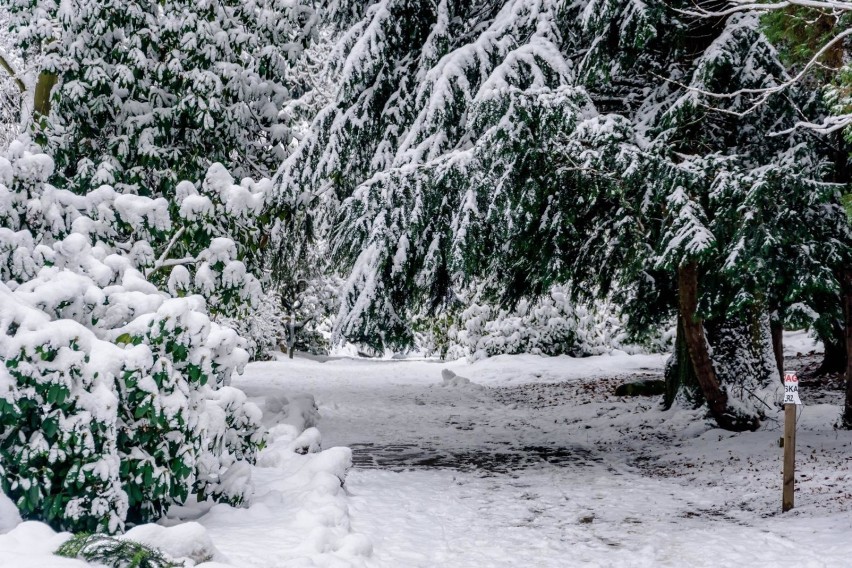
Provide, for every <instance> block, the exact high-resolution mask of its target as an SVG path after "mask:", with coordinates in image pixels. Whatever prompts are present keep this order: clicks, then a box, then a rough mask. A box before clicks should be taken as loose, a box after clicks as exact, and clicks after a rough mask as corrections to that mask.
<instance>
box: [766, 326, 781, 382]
mask: <svg viewBox="0 0 852 568" xmlns="http://www.w3.org/2000/svg"><path fill="white" fill-rule="evenodd" d="M769 325H770V330H771V332H772V352H773V353H774V354H775V365H776V366H777V367H778V376H779V379H780V380H781V382H782V383H783V382H784V324H783V322H782V321H781V320H777V321H776V320H775V319H773V320H772V322H771V323H770V324H769Z"/></svg>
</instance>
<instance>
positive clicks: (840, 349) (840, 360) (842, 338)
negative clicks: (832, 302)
mask: <svg viewBox="0 0 852 568" xmlns="http://www.w3.org/2000/svg"><path fill="white" fill-rule="evenodd" d="M840 278H841V280H842V279H843V274H841V275H840ZM840 295H841V299H840V302H841V305H842V304H843V301H844V300H843V291H842V290H841V292H840ZM841 318H843V316H842V315H841ZM845 327H846V326H844V324H843V320H842V319H837V320H834V319H833V320H832V321H831V326H830V328H828V329H827V330H825V331H824V332H823V334H819V338H820V340H822V344H823V347H824V348H825V353H824V354H823V356H822V363H821V364H820V366H819V368H818V369H817V370H816V371H815V372H814V374H815V375H817V376H819V375H828V374H832V373H840V374H843V373H844V372H845V371H846V359H847V358H846V352H847V348H846V330H845Z"/></svg>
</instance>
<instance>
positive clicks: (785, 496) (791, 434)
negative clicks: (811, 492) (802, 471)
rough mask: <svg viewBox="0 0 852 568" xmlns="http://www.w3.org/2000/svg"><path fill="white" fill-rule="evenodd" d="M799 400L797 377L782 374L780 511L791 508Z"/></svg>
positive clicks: (800, 402)
mask: <svg viewBox="0 0 852 568" xmlns="http://www.w3.org/2000/svg"><path fill="white" fill-rule="evenodd" d="M799 404H802V401H801V400H799V377H798V376H796V373H784V489H783V491H782V495H781V511H782V512H787V511H789V510H790V509H792V508H793V490H794V488H795V474H796V406H797V405H799Z"/></svg>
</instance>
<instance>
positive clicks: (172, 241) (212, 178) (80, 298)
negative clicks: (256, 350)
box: [0, 142, 263, 532]
mask: <svg viewBox="0 0 852 568" xmlns="http://www.w3.org/2000/svg"><path fill="white" fill-rule="evenodd" d="M52 171H53V161H52V160H51V158H50V157H49V156H46V155H44V154H40V153H38V151H36V150H34V149H33V148H31V147H29V146H28V145H27V144H26V143H23V142H16V143H13V144H12V146H11V147H10V149H9V151H8V153H7V155H6V157H0V222H2V227H1V228H0V361H2V365H0V411H2V412H0V464H2V465H0V486H2V489H3V491H4V492H5V493H6V494H7V495H9V496H10V497H11V498H12V499H13V500H14V501H15V502H16V504H17V506H18V507H19V508H20V510H21V512H22V514H23V516H24V517H25V518H40V519H43V520H46V521H47V522H49V523H50V524H52V525H53V526H54V527H57V528H61V529H63V530H74V531H95V530H101V531H109V532H114V531H117V530H120V529H121V528H122V527H123V525H124V523H125V521H132V522H142V521H146V520H150V519H154V518H157V517H158V516H159V515H161V514H162V512H163V510H164V509H165V508H166V507H167V506H168V505H169V504H170V503H172V502H175V501H181V500H183V499H184V498H186V497H187V495H188V494H189V493H190V491H193V492H199V493H201V494H202V495H211V496H213V497H216V498H220V499H223V500H226V501H228V502H231V503H239V502H240V501H241V500H243V499H244V498H245V495H246V490H247V489H248V488H249V487H250V482H249V480H248V479H247V476H246V473H245V472H246V468H245V466H244V465H243V463H242V462H246V461H248V462H251V461H252V460H253V459H254V456H255V453H256V450H257V447H258V444H259V443H260V411H259V410H258V409H257V408H256V407H255V406H254V405H252V404H250V403H248V402H246V400H245V395H244V394H243V393H242V392H240V391H238V390H237V389H234V388H231V387H229V386H227V385H228V383H229V381H230V376H231V374H232V373H233V372H234V371H235V370H236V371H241V369H242V367H243V366H244V365H245V363H246V362H247V360H248V354H247V353H246V351H245V350H244V349H243V348H242V345H243V343H244V342H243V340H242V339H241V338H240V337H239V336H238V335H237V333H236V332H234V331H233V330H231V329H228V328H225V327H222V326H220V325H218V324H216V323H215V322H213V321H211V318H210V316H209V314H208V312H207V301H206V300H205V298H204V297H202V296H201V295H198V294H193V292H196V291H197V292H201V293H203V294H204V295H205V296H207V297H208V298H210V299H211V300H212V301H215V302H217V303H218V306H219V307H220V308H221V307H222V306H227V305H228V303H229V302H231V303H234V304H236V305H239V304H241V303H243V304H244V303H248V302H251V301H252V298H253V297H255V296H257V293H258V290H259V286H258V284H257V281H256V280H255V279H254V277H252V276H251V275H250V274H249V273H248V272H247V270H246V268H245V265H244V264H243V262H242V261H241V260H240V258H239V257H240V251H239V250H238V248H237V245H236V244H235V243H234V241H233V240H231V239H230V238H228V237H227V231H228V230H229V224H233V223H238V222H240V221H243V222H247V221H246V220H247V219H249V218H250V217H251V215H252V214H253V213H252V212H253V207H255V204H256V203H259V202H260V201H262V199H263V196H262V191H252V190H253V189H255V188H254V186H253V184H252V183H250V182H249V181H247V182H244V183H243V185H241V186H236V185H233V183H232V180H231V179H230V176H228V175H227V172H225V171H224V170H223V169H222V168H221V167H217V166H214V167H212V168H211V169H210V172H209V174H208V176H207V178H206V179H205V181H204V182H203V183H202V184H201V186H200V188H196V187H195V185H193V184H191V183H188V182H185V183H182V184H180V186H179V187H178V193H179V194H181V196H182V197H181V199H180V200H179V201H178V203H177V205H178V207H177V208H170V207H169V204H168V203H167V202H166V201H165V200H163V199H150V198H146V197H142V196H137V195H130V194H119V193H116V192H115V191H114V190H113V189H112V188H111V187H109V186H101V187H98V188H94V189H93V190H92V191H91V192H89V193H88V194H86V195H78V194H75V193H72V192H70V191H67V190H62V189H58V188H55V187H53V186H51V185H50V184H48V183H47V180H48V179H49V177H50V175H51V173H52ZM211 196H212V197H211ZM188 236H191V237H192V238H191V239H187V238H185V237H188ZM155 247H157V250H155ZM175 253H177V254H175ZM157 279H159V280H160V281H161V282H163V285H161V286H157V285H155V284H154V283H153V282H156V281H157ZM164 289H169V290H170V291H171V294H170V293H168V292H166V291H164Z"/></svg>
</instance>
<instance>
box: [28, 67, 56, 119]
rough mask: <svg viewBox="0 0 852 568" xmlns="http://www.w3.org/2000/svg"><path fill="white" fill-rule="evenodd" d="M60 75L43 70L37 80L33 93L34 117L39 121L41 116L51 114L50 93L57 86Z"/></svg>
mask: <svg viewBox="0 0 852 568" xmlns="http://www.w3.org/2000/svg"><path fill="white" fill-rule="evenodd" d="M57 81H59V77H57V76H56V75H55V74H53V73H48V72H46V71H42V72H41V74H39V76H38V81H37V82H36V86H35V92H34V93H33V118H35V119H36V121H38V119H39V117H42V116H44V117H46V116H47V115H49V114H50V94H51V92H52V91H53V87H54V86H56V83H57Z"/></svg>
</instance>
